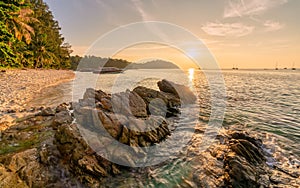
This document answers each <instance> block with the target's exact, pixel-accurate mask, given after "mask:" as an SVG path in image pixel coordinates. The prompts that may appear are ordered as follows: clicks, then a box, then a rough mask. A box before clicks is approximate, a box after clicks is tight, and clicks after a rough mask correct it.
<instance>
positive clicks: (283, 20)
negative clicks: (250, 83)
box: [46, 0, 300, 68]
mask: <svg viewBox="0 0 300 188" xmlns="http://www.w3.org/2000/svg"><path fill="white" fill-rule="evenodd" d="M46 2H47V3H48V4H49V7H50V9H51V10H52V11H53V13H54V16H55V18H56V19H57V20H58V21H59V23H60V26H61V27H62V33H63V35H64V37H65V38H66V41H67V42H69V43H71V44H72V46H73V50H74V53H73V54H74V55H75V54H78V55H85V54H86V53H87V50H88V49H91V48H95V46H97V45H95V43H96V42H97V40H99V38H101V37H102V36H103V35H104V34H107V33H109V32H111V31H112V30H114V29H116V28H119V27H122V26H124V25H128V24H132V23H135V22H142V21H157V22H165V23H170V24H174V25H177V26H179V27H182V28H184V29H186V30H187V31H189V32H191V33H193V34H194V35H195V36H197V37H198V38H199V39H200V40H201V41H203V42H204V44H205V46H206V47H207V48H208V49H209V51H210V52H211V55H212V56H213V57H215V59H216V61H217V63H218V64H219V66H220V67H222V68H232V67H233V66H237V67H239V68H274V67H275V65H276V63H278V66H279V68H284V67H287V68H290V67H292V66H293V64H294V66H295V67H300V56H299V51H300V35H299V33H300V22H299V20H298V17H299V13H298V10H299V8H300V1H299V0H223V1H220V0H189V1H183V0H163V1H162V0H109V1H107V0H87V1H82V0H64V1H61V0H46ZM155 31H156V32H157V33H158V34H160V33H161V32H160V28H156V30H155ZM140 32H141V31H133V32H132V33H131V34H130V35H127V36H121V37H123V38H126V37H138V36H139V35H141V33H140ZM162 37H168V33H163V36H162ZM178 38H179V39H180V36H178ZM182 39H184V38H182ZM97 48H103V49H104V48H106V46H97ZM103 49H97V50H96V49H94V50H93V51H99V53H97V54H94V55H98V56H105V55H106V54H105V53H100V51H102V52H103ZM115 57H118V58H124V59H127V60H130V61H139V60H143V59H148V58H160V59H166V60H170V61H173V62H175V63H176V64H181V65H183V66H190V63H191V60H190V58H189V57H188V55H187V54H185V53H183V52H182V51H180V50H178V49H175V48H173V47H171V46H165V45H162V44H151V45H150V44H139V45H134V44H132V45H131V46H130V47H128V48H127V49H120V50H119V52H118V53H117V54H115Z"/></svg>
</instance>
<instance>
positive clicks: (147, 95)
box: [133, 86, 181, 117]
mask: <svg viewBox="0 0 300 188" xmlns="http://www.w3.org/2000/svg"><path fill="white" fill-rule="evenodd" d="M133 91H134V92H135V93H137V94H138V95H139V96H140V97H141V98H142V99H143V100H144V101H145V103H146V105H147V112H148V114H151V115H152V113H154V114H153V115H158V114H163V115H165V116H166V117H170V116H176V114H178V113H179V107H180V105H181V103H180V100H179V98H178V97H176V96H175V95H173V94H168V93H164V92H159V91H156V90H153V89H149V88H146V87H142V86H138V87H136V88H134V90H133ZM165 109H167V112H165V111H166V110H165ZM165 116H164V117H165Z"/></svg>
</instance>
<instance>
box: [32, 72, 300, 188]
mask: <svg viewBox="0 0 300 188" xmlns="http://www.w3.org/2000/svg"><path fill="white" fill-rule="evenodd" d="M205 73H206V75H207V76H214V74H215V72H214V71H206V72H205ZM223 77H224V81H225V82H224V83H225V86H226V94H227V98H226V112H225V119H224V121H223V128H229V129H235V128H236V127H239V129H241V128H242V129H244V130H247V131H249V132H251V133H252V134H255V135H257V136H258V137H260V138H261V139H263V142H264V143H265V148H266V151H268V152H269V153H270V154H271V155H272V156H273V157H272V159H271V160H270V161H269V162H270V164H271V165H272V164H276V163H277V164H281V165H286V166H287V165H290V167H291V168H294V166H293V165H299V163H300V82H299V81H300V72H299V71H244V70H239V71H231V70H228V71H223ZM162 78H166V79H168V80H172V81H175V82H177V83H181V84H185V85H189V86H191V87H192V86H193V90H194V91H195V92H197V95H198V99H199V100H198V102H199V105H200V108H199V109H198V108H197V114H199V120H194V119H190V118H189V119H185V117H183V116H182V117H181V121H179V122H177V123H176V124H175V127H174V129H175V130H180V131H178V135H175V136H174V139H173V140H172V142H173V146H175V145H176V143H180V140H181V139H182V138H186V137H187V138H192V136H194V138H193V141H191V142H189V143H187V144H186V145H185V146H183V147H179V149H178V148H177V149H176V152H174V153H172V155H171V156H170V159H169V160H168V161H167V162H164V163H163V164H161V165H156V166H153V167H150V168H144V169H136V170H133V171H132V172H128V173H126V174H122V175H121V176H118V177H117V178H113V179H107V181H106V183H105V185H106V186H108V187H110V186H124V187H130V186H131V187H136V186H143V187H157V186H162V185H164V186H163V187H177V186H178V187H179V186H183V187H196V185H195V183H194V182H193V181H192V179H193V178H192V172H194V171H195V170H196V169H199V168H203V166H200V164H198V165H197V163H191V161H193V160H194V159H193V157H192V155H189V154H188V152H190V151H191V150H192V152H193V153H197V152H200V150H201V149H199V148H197V147H196V148H193V147H191V146H192V145H193V144H195V143H193V142H201V139H202V137H203V134H200V133H197V134H194V129H193V128H191V127H190V125H191V124H194V125H197V126H203V127H205V126H206V124H207V123H208V121H209V117H210V114H211V109H212V108H211V103H210V102H211V93H210V89H209V85H208V81H207V80H206V77H205V74H204V73H203V72H201V71H195V72H194V73H193V72H192V71H190V72H182V71H180V70H151V71H149V70H128V71H125V72H124V73H123V74H102V75H100V76H99V75H96V74H92V73H77V80H76V81H75V82H74V83H75V84H74V83H65V84H62V85H60V86H56V87H51V88H47V89H45V90H44V91H43V92H42V94H41V95H40V96H38V97H37V98H35V100H33V101H31V102H30V103H29V104H28V105H29V106H41V105H44V106H49V105H50V106H55V105H57V104H59V103H61V102H67V101H71V100H72V99H73V100H76V99H78V98H80V97H81V96H82V93H83V92H84V90H85V88H87V87H96V88H97V89H102V90H104V91H105V92H109V93H111V92H121V91H125V90H126V89H133V88H134V87H136V86H137V85H144V86H146V87H150V88H154V89H157V86H156V82H157V81H158V80H161V79H162ZM72 94H74V95H72ZM183 110H187V109H183ZM188 111H191V110H190V109H188ZM193 112H194V111H193ZM195 138H196V139H195ZM197 140H198V141H197ZM166 142H168V140H167V141H166ZM174 143H175V144H174ZM173 146H172V147H173ZM174 148H175V147H173V149H174ZM195 150H199V151H195ZM172 151H173V150H172ZM144 172H147V173H144Z"/></svg>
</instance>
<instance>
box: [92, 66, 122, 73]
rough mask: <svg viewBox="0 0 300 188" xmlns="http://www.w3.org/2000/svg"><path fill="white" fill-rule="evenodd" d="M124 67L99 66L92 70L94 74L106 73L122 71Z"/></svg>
mask: <svg viewBox="0 0 300 188" xmlns="http://www.w3.org/2000/svg"><path fill="white" fill-rule="evenodd" d="M122 72H124V69H120V68H117V67H101V68H100V69H99V70H94V71H93V73H94V74H106V73H122Z"/></svg>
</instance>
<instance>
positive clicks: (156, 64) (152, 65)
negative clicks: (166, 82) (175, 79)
mask: <svg viewBox="0 0 300 188" xmlns="http://www.w3.org/2000/svg"><path fill="white" fill-rule="evenodd" d="M127 69H179V67H178V66H177V65H175V64H174V63H172V62H169V61H164V60H153V61H149V62H146V63H131V64H130V65H129V66H128V67H127Z"/></svg>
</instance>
